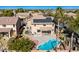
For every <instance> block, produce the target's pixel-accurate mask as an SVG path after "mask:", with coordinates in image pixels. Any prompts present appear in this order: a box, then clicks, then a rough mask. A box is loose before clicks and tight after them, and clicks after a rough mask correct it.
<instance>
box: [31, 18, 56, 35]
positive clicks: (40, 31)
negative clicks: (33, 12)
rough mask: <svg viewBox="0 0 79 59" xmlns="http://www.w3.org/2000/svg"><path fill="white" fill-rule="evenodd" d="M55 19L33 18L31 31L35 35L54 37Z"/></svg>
mask: <svg viewBox="0 0 79 59" xmlns="http://www.w3.org/2000/svg"><path fill="white" fill-rule="evenodd" d="M53 20H54V18H53V17H42V18H33V19H32V21H31V26H30V30H31V32H32V34H33V35H35V34H36V35H52V34H53V33H54V29H55V24H54V22H53Z"/></svg>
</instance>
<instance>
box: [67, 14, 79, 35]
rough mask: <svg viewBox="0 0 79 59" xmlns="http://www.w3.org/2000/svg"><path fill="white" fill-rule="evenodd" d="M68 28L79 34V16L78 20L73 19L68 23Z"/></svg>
mask: <svg viewBox="0 0 79 59" xmlns="http://www.w3.org/2000/svg"><path fill="white" fill-rule="evenodd" d="M68 26H69V28H70V29H71V30H73V31H74V32H77V33H79V16H78V15H77V18H76V19H72V18H71V21H69V22H68Z"/></svg>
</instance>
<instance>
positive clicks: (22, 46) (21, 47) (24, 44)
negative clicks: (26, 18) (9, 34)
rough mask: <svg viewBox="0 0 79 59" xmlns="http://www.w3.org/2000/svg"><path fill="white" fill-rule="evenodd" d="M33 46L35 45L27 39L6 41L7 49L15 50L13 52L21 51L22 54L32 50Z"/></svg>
mask: <svg viewBox="0 0 79 59" xmlns="http://www.w3.org/2000/svg"><path fill="white" fill-rule="evenodd" d="M34 46H35V43H34V42H33V41H31V40H29V38H24V37H21V38H11V39H9V41H8V49H9V50H15V51H22V52H28V51H31V50H32V49H33V47H34Z"/></svg>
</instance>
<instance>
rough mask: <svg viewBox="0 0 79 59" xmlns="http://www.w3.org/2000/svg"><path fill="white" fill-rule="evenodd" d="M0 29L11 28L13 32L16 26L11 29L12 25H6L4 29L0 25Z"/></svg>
mask: <svg viewBox="0 0 79 59" xmlns="http://www.w3.org/2000/svg"><path fill="white" fill-rule="evenodd" d="M0 28H12V29H13V30H16V25H15V27H13V25H6V27H4V26H3V25H0Z"/></svg>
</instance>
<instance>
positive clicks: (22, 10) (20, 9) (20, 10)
mask: <svg viewBox="0 0 79 59" xmlns="http://www.w3.org/2000/svg"><path fill="white" fill-rule="evenodd" d="M25 11H26V10H25V9H23V8H19V9H16V13H19V12H20V13H21V12H25Z"/></svg>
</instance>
